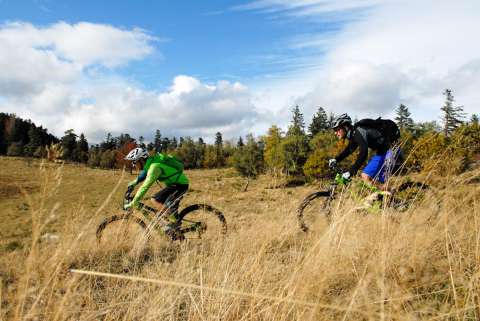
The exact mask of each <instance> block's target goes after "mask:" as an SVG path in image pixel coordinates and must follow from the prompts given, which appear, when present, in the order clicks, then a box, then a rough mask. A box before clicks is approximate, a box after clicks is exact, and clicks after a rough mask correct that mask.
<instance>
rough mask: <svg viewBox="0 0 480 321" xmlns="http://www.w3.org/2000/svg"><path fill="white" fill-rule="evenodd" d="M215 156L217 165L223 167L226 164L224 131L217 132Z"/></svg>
mask: <svg viewBox="0 0 480 321" xmlns="http://www.w3.org/2000/svg"><path fill="white" fill-rule="evenodd" d="M215 156H216V167H222V166H223V165H224V164H225V155H224V153H223V138H222V133H220V132H217V133H216V134H215Z"/></svg>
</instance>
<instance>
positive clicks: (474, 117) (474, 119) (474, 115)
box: [470, 114, 478, 125]
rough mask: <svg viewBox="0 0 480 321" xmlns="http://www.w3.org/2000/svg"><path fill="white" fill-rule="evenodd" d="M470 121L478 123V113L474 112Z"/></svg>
mask: <svg viewBox="0 0 480 321" xmlns="http://www.w3.org/2000/svg"><path fill="white" fill-rule="evenodd" d="M470 123H472V124H474V125H478V115H477V114H472V117H471V118H470Z"/></svg>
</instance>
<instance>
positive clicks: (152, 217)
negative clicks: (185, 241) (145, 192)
mask: <svg viewBox="0 0 480 321" xmlns="http://www.w3.org/2000/svg"><path fill="white" fill-rule="evenodd" d="M132 200H133V197H132V196H131V195H130V193H129V192H127V193H125V197H124V199H123V203H124V204H128V203H130V202H131V201H132ZM138 209H139V211H140V212H141V213H142V215H143V217H144V218H145V219H146V220H147V221H148V223H149V225H152V226H153V227H154V228H155V230H157V231H159V232H161V233H162V234H165V231H164V230H163V229H162V227H164V226H165V225H166V224H165V222H162V220H159V219H157V218H159V217H160V216H161V215H162V214H163V213H158V212H159V211H158V209H156V208H154V207H151V206H148V205H146V204H144V203H142V202H140V203H139V208H138ZM127 212H129V213H132V210H127ZM173 215H174V216H175V218H176V220H179V221H177V223H181V222H186V223H190V224H188V225H183V226H182V228H180V229H179V232H181V233H187V232H194V231H197V230H200V229H201V228H202V223H201V222H196V221H190V220H187V219H184V218H180V219H179V218H178V217H177V215H178V210H177V211H176V212H175V213H173ZM154 221H155V224H152V223H153V222H154Z"/></svg>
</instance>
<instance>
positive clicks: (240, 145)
mask: <svg viewBox="0 0 480 321" xmlns="http://www.w3.org/2000/svg"><path fill="white" fill-rule="evenodd" d="M244 145H245V144H244V143H243V139H242V136H240V137H239V138H238V142H237V148H241V147H243V146H244Z"/></svg>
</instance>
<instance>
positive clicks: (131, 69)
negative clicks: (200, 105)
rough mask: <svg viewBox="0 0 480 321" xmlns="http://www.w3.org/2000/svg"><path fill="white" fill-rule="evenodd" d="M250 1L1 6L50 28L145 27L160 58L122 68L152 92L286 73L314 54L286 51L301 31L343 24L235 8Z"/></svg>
mask: <svg viewBox="0 0 480 321" xmlns="http://www.w3.org/2000/svg"><path fill="white" fill-rule="evenodd" d="M246 3H248V2H245V1H184V2H182V1H157V2H156V1H134V2H133V1H42V0H29V1H25V0H3V1H0V21H3V22H5V21H28V22H30V23H32V24H34V25H37V26H45V25H49V24H52V23H55V22H58V21H65V22H67V23H70V24H75V23H78V22H83V21H88V22H91V23H98V24H109V25H113V26H116V27H118V28H124V29H132V28H135V27H137V28H141V29H144V30H145V32H147V33H148V34H150V35H152V36H154V37H156V38H157V41H155V42H154V44H153V45H154V46H155V48H156V49H157V50H158V52H157V53H156V54H153V55H151V56H150V57H147V58H146V59H143V60H142V61H134V62H132V63H130V64H129V65H128V66H126V67H124V68H122V70H117V72H121V73H122V74H123V75H124V76H126V77H133V78H134V79H136V80H138V81H140V82H142V83H143V84H144V85H145V86H146V87H149V88H152V87H157V86H168V85H169V84H170V82H171V79H172V78H173V77H175V76H176V75H178V74H189V75H192V76H195V77H198V78H199V79H201V80H205V81H216V80H218V79H227V80H233V81H237V80H242V81H245V80H248V79H250V78H252V77H257V76H261V75H265V74H267V75H268V74H272V73H277V72H284V71H288V70H290V69H291V68H293V67H294V66H291V65H287V64H282V61H283V60H285V59H292V58H296V59H299V58H300V57H299V56H301V55H302V54H304V55H310V54H312V53H317V54H318V52H311V51H308V50H306V51H305V50H303V51H302V50H294V49H291V48H288V47H286V43H287V41H288V40H289V37H293V36H295V35H296V34H305V33H316V32H321V31H325V32H327V31H329V32H330V31H332V30H336V29H338V28H339V23H338V22H330V23H328V22H326V23H311V21H310V20H309V19H305V20H304V21H302V20H296V19H291V18H288V17H281V18H280V17H271V16H267V15H265V14H262V13H259V12H253V11H246V10H239V9H237V8H238V6H240V5H242V4H246Z"/></svg>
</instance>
